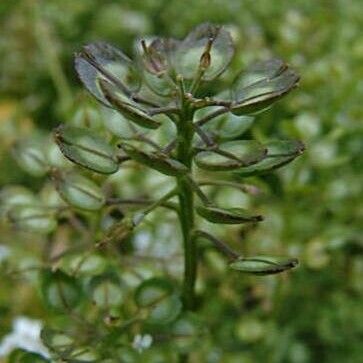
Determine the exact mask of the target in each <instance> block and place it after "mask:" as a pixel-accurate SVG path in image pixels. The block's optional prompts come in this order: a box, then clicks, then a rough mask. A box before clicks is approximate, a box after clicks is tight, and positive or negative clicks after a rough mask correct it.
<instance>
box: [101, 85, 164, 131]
mask: <svg viewBox="0 0 363 363" xmlns="http://www.w3.org/2000/svg"><path fill="white" fill-rule="evenodd" d="M99 84H100V87H101V91H102V93H103V95H104V96H105V98H106V99H107V100H108V102H109V103H110V105H111V106H112V107H113V108H114V109H115V110H117V111H118V112H120V113H121V114H122V115H123V116H124V117H125V118H127V119H128V120H130V121H132V122H134V123H135V124H137V125H139V126H142V127H145V128H147V129H157V128H158V127H159V126H160V122H158V121H156V120H154V119H153V118H151V117H150V116H149V115H148V114H147V113H146V111H145V110H143V109H141V108H140V106H139V105H137V104H136V103H134V102H133V101H132V100H130V99H129V98H127V97H125V96H124V95H123V94H122V93H121V92H120V91H118V90H117V88H116V87H114V86H113V85H112V84H111V83H109V82H108V81H105V80H100V82H99Z"/></svg>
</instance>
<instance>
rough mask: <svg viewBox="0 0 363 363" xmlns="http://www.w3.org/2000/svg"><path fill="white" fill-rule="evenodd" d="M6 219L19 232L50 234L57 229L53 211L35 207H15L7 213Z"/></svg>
mask: <svg viewBox="0 0 363 363" xmlns="http://www.w3.org/2000/svg"><path fill="white" fill-rule="evenodd" d="M8 217H9V219H10V221H11V222H12V223H14V225H15V226H16V227H17V228H19V229H20V230H25V231H29V232H35V233H42V234H46V233H50V232H52V231H53V230H54V229H55V228H56V227H57V220H56V218H55V214H54V211H52V210H51V209H49V208H45V207H43V206H37V205H16V206H12V207H11V208H10V209H9V211H8Z"/></svg>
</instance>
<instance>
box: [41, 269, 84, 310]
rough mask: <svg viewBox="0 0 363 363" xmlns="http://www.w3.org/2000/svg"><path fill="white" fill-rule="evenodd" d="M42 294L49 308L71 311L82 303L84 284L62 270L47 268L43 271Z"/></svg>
mask: <svg viewBox="0 0 363 363" xmlns="http://www.w3.org/2000/svg"><path fill="white" fill-rule="evenodd" d="M41 294H42V298H43V301H44V302H45V304H46V305H47V306H48V307H49V308H51V309H54V310H59V311H69V310H71V309H74V308H75V307H77V306H78V305H79V304H80V302H81V300H82V286H81V285H80V283H79V281H78V280H77V279H76V278H74V277H71V276H69V275H67V274H65V273H64V272H62V271H60V270H57V271H55V272H53V271H51V270H45V271H43V273H42V283H41Z"/></svg>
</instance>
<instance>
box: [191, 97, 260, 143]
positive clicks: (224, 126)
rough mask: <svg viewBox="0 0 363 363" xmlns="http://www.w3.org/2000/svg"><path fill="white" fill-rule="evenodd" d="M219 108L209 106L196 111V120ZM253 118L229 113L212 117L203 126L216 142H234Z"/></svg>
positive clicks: (248, 126) (249, 125)
mask: <svg viewBox="0 0 363 363" xmlns="http://www.w3.org/2000/svg"><path fill="white" fill-rule="evenodd" d="M217 98H218V97H217ZM220 108H221V107H217V106H211V107H206V108H202V109H201V110H198V111H197V113H198V118H199V119H201V118H202V117H203V116H206V115H208V114H209V113H212V112H214V111H217V110H218V109H220ZM253 122H254V117H252V116H246V115H242V116H236V115H234V114H233V113H231V112H228V113H225V114H223V115H220V116H217V117H214V118H213V119H212V120H210V121H208V123H207V124H206V125H205V126H203V129H205V130H207V131H208V132H209V133H211V134H212V135H213V136H215V139H217V140H224V141H225V140H234V139H237V138H240V137H241V136H242V135H243V134H244V133H245V132H246V131H247V130H248V129H249V128H250V127H251V126H252V125H253Z"/></svg>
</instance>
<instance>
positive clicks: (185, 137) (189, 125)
mask: <svg viewBox="0 0 363 363" xmlns="http://www.w3.org/2000/svg"><path fill="white" fill-rule="evenodd" d="M192 120H193V110H191V109H190V107H189V106H188V104H184V105H183V107H182V109H181V112H180V116H179V119H178V122H177V132H178V137H177V159H178V160H179V161H180V162H181V163H183V164H184V165H185V166H187V167H188V168H189V170H190V173H192V140H193V136H194V127H193V122H192ZM177 186H178V197H179V204H180V208H179V222H180V226H181V230H182V235H183V246H184V282H183V300H184V310H193V309H194V307H195V291H194V288H195V280H196V275H197V247H196V243H195V240H194V239H193V235H192V233H193V228H194V197H193V190H192V187H191V185H190V183H189V182H188V180H187V179H186V178H185V177H184V176H178V177H177Z"/></svg>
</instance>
